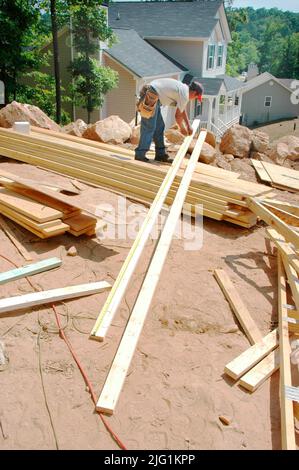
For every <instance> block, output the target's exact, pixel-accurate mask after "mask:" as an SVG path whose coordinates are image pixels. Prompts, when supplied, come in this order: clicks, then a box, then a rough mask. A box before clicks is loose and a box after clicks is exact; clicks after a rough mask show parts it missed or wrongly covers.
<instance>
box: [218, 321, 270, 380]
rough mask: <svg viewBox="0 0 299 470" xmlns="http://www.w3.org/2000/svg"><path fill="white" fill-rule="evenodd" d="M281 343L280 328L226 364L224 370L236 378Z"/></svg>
mask: <svg viewBox="0 0 299 470" xmlns="http://www.w3.org/2000/svg"><path fill="white" fill-rule="evenodd" d="M278 345H279V341H278V330H277V329H276V330H273V331H271V333H269V334H268V335H267V336H265V337H264V338H262V340H261V341H258V342H257V343H255V344H254V345H253V346H251V347H250V348H248V349H247V350H246V351H244V352H243V353H242V354H240V356H238V357H236V358H235V359H234V360H233V361H231V362H230V363H229V364H227V365H226V366H225V369H224V372H225V373H226V374H227V375H229V376H230V377H232V378H233V379H235V380H238V379H239V378H240V377H242V375H244V374H246V372H248V371H249V370H250V369H252V367H254V366H255V365H256V364H257V363H258V362H260V361H261V360H262V359H264V357H266V356H267V355H268V354H269V353H271V352H272V351H273V350H274V349H276V348H277V347H278Z"/></svg>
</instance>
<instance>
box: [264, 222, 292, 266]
mask: <svg viewBox="0 0 299 470" xmlns="http://www.w3.org/2000/svg"><path fill="white" fill-rule="evenodd" d="M266 233H267V235H268V236H269V238H270V240H272V241H273V242H274V243H275V245H276V247H277V248H278V250H279V251H280V252H281V253H282V254H283V255H284V256H285V257H286V259H287V262H288V263H289V264H290V265H291V266H292V267H293V268H294V269H295V270H296V271H297V273H298V274H299V257H298V255H297V254H296V253H295V251H294V250H293V248H292V247H291V246H290V244H289V243H287V242H286V241H285V238H284V237H283V236H282V235H280V234H279V233H278V232H277V231H276V230H274V229H273V228H267V229H266Z"/></svg>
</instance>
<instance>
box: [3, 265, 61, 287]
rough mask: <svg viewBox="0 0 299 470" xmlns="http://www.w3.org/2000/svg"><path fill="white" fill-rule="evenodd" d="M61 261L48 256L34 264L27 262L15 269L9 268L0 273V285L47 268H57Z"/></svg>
mask: <svg viewBox="0 0 299 470" xmlns="http://www.w3.org/2000/svg"><path fill="white" fill-rule="evenodd" d="M61 264H62V261H61V259H59V258H49V259H45V260H42V261H38V262H37V263H34V264H28V265H27V266H23V267H21V268H17V269H11V270H10V271H6V272H3V273H0V285H2V284H5V283H6V282H10V281H15V280H16V279H21V278H23V277H27V276H32V275H33V274H38V273H42V272H44V271H48V270H49V269H54V268H58V267H59V266H61Z"/></svg>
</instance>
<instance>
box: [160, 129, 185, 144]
mask: <svg viewBox="0 0 299 470" xmlns="http://www.w3.org/2000/svg"><path fill="white" fill-rule="evenodd" d="M164 135H165V137H166V139H167V140H168V141H169V142H171V143H172V144H182V143H183V142H184V140H185V137H186V136H185V135H183V134H182V133H181V132H180V130H179V129H177V128H176V127H170V128H169V129H167V131H165V133H164Z"/></svg>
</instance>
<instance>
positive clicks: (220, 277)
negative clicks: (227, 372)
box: [214, 269, 262, 344]
mask: <svg viewBox="0 0 299 470" xmlns="http://www.w3.org/2000/svg"><path fill="white" fill-rule="evenodd" d="M214 275H215V278H216V280H217V282H218V284H219V286H220V287H221V289H222V291H223V293H224V295H225V297H226V300H227V301H228V302H229V304H230V306H231V308H232V310H233V312H234V313H235V315H236V317H237V319H238V320H239V322H240V324H241V326H242V328H243V330H244V332H245V334H246V336H247V338H248V340H249V342H250V343H251V344H255V343H257V342H259V341H260V340H262V335H261V332H260V331H259V329H258V327H257V325H256V323H255V322H254V320H253V319H252V317H251V315H250V313H249V312H248V310H247V308H246V307H245V305H244V303H243V301H242V299H241V297H240V296H239V293H238V292H237V290H236V288H235V286H234V285H233V283H232V282H231V280H230V278H229V276H228V274H227V273H226V272H225V271H224V270H223V269H215V271H214Z"/></svg>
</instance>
